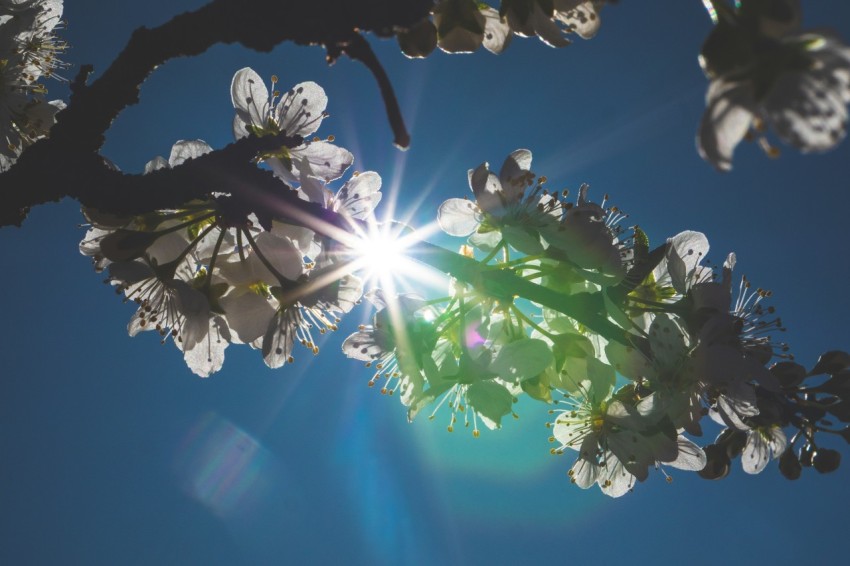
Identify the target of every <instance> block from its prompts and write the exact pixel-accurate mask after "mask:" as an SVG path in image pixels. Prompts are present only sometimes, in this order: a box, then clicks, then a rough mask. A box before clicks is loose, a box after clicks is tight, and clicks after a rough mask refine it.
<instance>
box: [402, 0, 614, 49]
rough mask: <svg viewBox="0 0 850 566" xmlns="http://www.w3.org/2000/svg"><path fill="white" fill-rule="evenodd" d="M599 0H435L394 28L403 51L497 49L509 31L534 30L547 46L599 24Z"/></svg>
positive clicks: (585, 34)
mask: <svg viewBox="0 0 850 566" xmlns="http://www.w3.org/2000/svg"><path fill="white" fill-rule="evenodd" d="M604 3H605V1H604V0H501V3H500V6H499V9H498V10H496V9H495V8H493V7H492V6H490V5H488V4H485V3H483V2H478V1H476V0H440V1H439V2H437V4H436V6H434V9H433V11H432V18H426V19H424V20H422V21H420V22H419V23H417V24H416V25H414V26H413V27H411V28H409V29H405V30H400V31H399V32H398V33H397V36H398V41H399V45H400V46H401V50H402V52H403V53H404V54H405V55H407V56H408V57H427V56H428V55H429V54H430V53H431V52H432V51H433V50H434V48H435V47H439V48H440V49H442V50H443V51H445V52H447V53H470V52H472V51H476V50H477V49H478V48H479V47H481V46H482V45H483V46H484V48H485V49H487V50H488V51H490V52H492V53H497V54H498V53H501V52H502V51H503V50H504V49H505V48H507V46H508V45H509V44H510V41H511V37H513V35H519V36H522V37H534V36H537V37H539V38H540V40H541V41H543V42H544V43H545V44H547V45H549V46H552V47H564V46H565V45H569V44H570V40H569V38H567V37H566V36H567V35H568V34H573V33H575V34H577V35H578V36H579V37H582V38H584V39H590V38H591V37H593V36H594V35H596V32H597V31H598V30H599V25H600V23H601V22H600V19H599V10H600V8H601V7H602V5H603V4H604Z"/></svg>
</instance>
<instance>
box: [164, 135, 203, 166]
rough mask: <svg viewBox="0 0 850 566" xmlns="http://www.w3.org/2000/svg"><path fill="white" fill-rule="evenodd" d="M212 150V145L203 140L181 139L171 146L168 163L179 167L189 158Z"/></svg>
mask: <svg viewBox="0 0 850 566" xmlns="http://www.w3.org/2000/svg"><path fill="white" fill-rule="evenodd" d="M211 151H212V147H210V145H209V144H208V143H207V142H205V141H203V140H189V141H184V140H180V141H178V142H177V143H175V144H174V145H173V146H172V147H171V155H170V156H169V158H168V164H169V165H170V166H171V167H177V166H178V165H181V164H183V162H184V161H186V160H187V159H195V158H197V157H200V156H202V155H204V154H207V153H209V152H211Z"/></svg>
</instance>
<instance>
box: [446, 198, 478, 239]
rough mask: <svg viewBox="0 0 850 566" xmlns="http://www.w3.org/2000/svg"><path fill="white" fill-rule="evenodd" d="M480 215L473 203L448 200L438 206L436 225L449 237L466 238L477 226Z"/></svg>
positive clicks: (457, 199) (459, 199)
mask: <svg viewBox="0 0 850 566" xmlns="http://www.w3.org/2000/svg"><path fill="white" fill-rule="evenodd" d="M479 216H480V213H479V212H478V207H477V206H475V203H473V202H471V201H469V200H467V199H462V198H450V199H449V200H447V201H445V202H444V203H443V204H441V205H440V209H439V210H438V211H437V223H438V224H439V225H440V228H442V229H443V232H445V233H446V234H448V235H449V236H468V235H470V234H472V233H473V232H474V231H475V230H476V229H477V228H478V225H479V220H478V218H479Z"/></svg>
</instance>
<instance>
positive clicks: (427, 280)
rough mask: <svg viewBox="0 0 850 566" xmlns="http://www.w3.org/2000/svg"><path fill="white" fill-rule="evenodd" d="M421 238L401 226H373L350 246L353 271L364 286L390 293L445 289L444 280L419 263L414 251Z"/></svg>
mask: <svg viewBox="0 0 850 566" xmlns="http://www.w3.org/2000/svg"><path fill="white" fill-rule="evenodd" d="M421 238H422V235H421V234H420V233H419V232H417V231H415V230H413V229H412V228H411V227H409V226H407V225H406V224H404V223H402V222H396V221H390V222H383V223H380V224H379V223H371V224H370V225H369V226H368V227H367V228H365V229H364V230H363V231H361V232H360V233H359V234H358V235H357V237H356V238H354V239H353V240H352V241H351V242H350V243H349V247H350V248H351V250H352V252H353V258H352V260H351V263H350V264H349V266H350V268H352V269H353V270H355V271H356V272H358V273H359V274H360V275H361V277H363V279H364V282H366V283H367V284H371V285H373V286H377V287H380V288H382V289H385V290H388V291H390V292H403V291H407V290H414V291H420V292H422V291H423V290H424V289H423V287H425V286H434V285H436V286H438V287H440V288H444V287H445V285H446V281H445V276H444V275H442V274H437V273H435V272H434V270H433V269H431V268H429V267H427V266H425V265H423V264H422V263H419V262H418V261H416V259H415V257H414V254H413V253H412V249H411V248H412V247H414V245H415V244H416V243H417V242H420V241H421Z"/></svg>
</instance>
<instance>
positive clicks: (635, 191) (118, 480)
mask: <svg viewBox="0 0 850 566" xmlns="http://www.w3.org/2000/svg"><path fill="white" fill-rule="evenodd" d="M202 4H203V2H201V1H200V0H194V1H183V0H170V1H164V0H149V1H147V2H105V1H96V0H88V1H86V0H66V6H65V18H66V19H67V21H68V25H67V29H66V30H64V32H63V33H62V35H63V36H64V37H65V38H66V39H67V40H68V41H69V42H70V43H71V45H72V49H71V50H70V51H69V52H68V53H67V54H66V55H65V57H64V58H65V60H66V61H69V62H71V63H72V64H73V65H74V67H72V68H71V69H69V70H68V71H67V76H68V77H72V76H73V74H74V73H75V71H76V65H79V64H83V63H92V64H94V65H95V69H96V73H98V72H102V71H103V70H104V69H105V68H106V66H107V65H108V64H109V63H110V62H111V60H112V58H113V57H114V56H115V55H116V54H117V52H118V50H119V49H120V48H121V47H122V46H123V44H124V43H125V41H126V39H127V38H128V37H129V34H130V33H131V31H132V30H133V29H134V28H136V27H138V26H139V25H147V26H153V25H157V24H160V23H163V22H165V21H166V20H167V19H168V18H169V17H171V16H173V15H175V14H177V13H179V12H182V11H184V10H186V9H191V8H194V7H198V6H200V5H202ZM804 5H805V6H804V7H805V9H806V10H807V11H806V27H815V28H816V27H832V28H833V29H834V30H835V31H837V32H838V33H839V34H841V35H842V36H843V38H844V39H845V40H848V39H850V3H847V2H844V1H839V0H820V1H811V0H810V1H807V2H804ZM263 17H264V16H263V14H259V13H258V14H257V18H263ZM602 18H603V25H602V28H601V30H600V33H599V35H598V36H597V37H596V38H595V39H593V40H591V41H587V42H586V41H582V40H580V39H576V42H575V43H574V44H573V45H571V46H569V47H567V48H565V49H562V50H554V49H550V48H548V47H546V46H544V45H543V44H542V43H540V42H539V41H538V40H537V39H521V38H515V39H514V42H513V44H512V45H511V46H510V48H509V49H508V50H507V51H506V52H505V53H504V54H502V55H501V56H494V55H491V54H489V53H487V52H484V51H481V52H479V53H476V54H474V55H466V56H460V55H457V56H448V55H446V54H443V53H434V54H433V55H432V56H431V57H429V58H428V59H427V60H424V61H410V60H407V59H405V58H404V57H403V56H402V55H401V54H400V53H399V52H398V49H397V47H396V45H395V43H394V42H391V41H386V40H384V41H378V40H375V39H374V38H372V39H373V45H374V46H375V49H376V50H377V52H378V54H379V57H380V58H381V60H382V61H383V63H384V65H385V66H386V67H387V70H388V73H389V75H390V77H391V79H392V81H393V83H394V85H395V87H396V90H397V93H398V96H399V100H400V103H401V106H402V110H403V112H404V115H405V117H406V119H407V121H408V126H409V128H410V130H411V133H412V139H413V141H412V145H411V148H410V150H409V151H407V152H404V153H402V152H399V151H397V150H396V149H394V148H393V147H392V144H391V140H392V135H391V133H390V131H389V128H388V126H387V123H386V119H385V116H384V109H383V105H382V103H381V101H380V98H379V95H378V90H377V87H376V85H375V84H374V82H373V80H372V78H371V76H370V75H369V74H368V72H367V71H366V69H365V68H363V67H362V66H361V65H357V64H354V63H352V62H351V61H349V60H345V59H343V60H340V61H339V62H338V63H337V64H336V65H334V66H333V67H330V68H328V67H327V66H326V65H325V64H324V53H323V51H322V50H321V49H320V48H318V47H313V48H307V47H294V46H291V45H284V46H281V47H279V48H278V49H276V50H274V51H273V52H272V53H270V54H257V53H254V52H250V51H247V50H245V49H242V48H239V47H233V46H219V47H216V48H214V49H212V50H210V51H209V52H207V53H205V54H204V55H202V56H200V57H197V58H193V59H181V60H176V61H172V62H169V63H168V64H167V65H165V66H163V67H162V68H160V69H158V70H157V71H156V72H155V73H154V74H153V75H152V76H151V78H150V80H149V81H148V82H147V83H145V84H144V86H143V87H142V90H141V103H140V104H138V105H136V106H134V107H132V108H130V109H128V110H127V111H126V112H124V113H123V114H122V115H121V116H120V117H119V118H118V119H117V121H116V122H115V124H114V125H113V127H112V129H111V130H110V131H109V133H108V135H107V143H106V145H105V147H104V149H103V151H104V155H106V156H107V157H109V158H110V159H111V160H113V161H114V162H115V163H116V164H118V166H119V167H121V169H123V170H125V171H133V172H138V171H141V170H142V168H143V166H144V164H145V163H146V162H147V161H148V160H150V159H151V158H153V157H154V156H156V155H165V156H167V155H168V152H169V150H170V148H171V145H172V144H173V143H174V142H175V141H176V140H178V139H196V138H200V139H203V140H205V141H206V142H208V143H210V144H211V145H212V146H213V147H223V146H224V145H225V144H227V143H229V142H230V141H231V140H232V134H231V120H232V108H231V104H230V95H229V86H230V80H231V77H232V76H233V74H234V72H235V71H237V70H238V69H240V68H242V67H244V66H251V67H253V68H254V69H255V70H256V71H257V72H258V73H259V74H260V75H261V76H263V77H266V78H269V77H270V76H271V75H272V74H277V75H278V76H279V77H280V86H281V87H282V88H287V87H288V86H290V85H294V84H295V83H298V82H301V81H305V80H314V81H316V82H318V83H319V84H321V85H322V86H323V87H324V88H325V90H326V92H327V94H328V97H329V106H328V110H329V112H330V113H331V116H330V118H328V119H327V120H326V121H325V122H324V123H323V125H322V127H321V129H320V130H319V132H318V133H319V135H322V136H325V135H328V134H334V135H335V136H336V140H337V143H338V144H339V145H341V146H343V147H346V148H348V149H349V150H351V151H352V152H353V153H354V154H355V157H356V163H355V168H356V169H358V170H360V171H365V170H375V171H378V172H379V173H380V174H381V176H382V177H383V179H384V191H385V192H386V193H387V194H388V195H389V196H387V197H385V202H384V204H383V205H382V207H379V209H378V215H379V216H382V215H383V212H382V210H383V207H385V206H386V205H387V204H388V203H389V202H392V201H397V207H396V208H397V210H396V213H395V216H396V217H399V218H408V219H410V222H411V223H412V224H414V225H417V226H424V225H426V224H427V223H429V222H433V221H434V219H435V217H436V209H437V207H438V206H439V204H440V203H441V202H442V201H443V200H444V199H446V198H449V197H453V196H464V195H466V194H468V193H467V192H468V190H469V189H468V186H467V181H466V172H467V169H469V168H472V167H475V166H477V165H478V164H479V163H481V162H482V161H489V162H490V163H491V164H492V165H493V166H495V167H498V166H500V164H501V162H502V160H503V159H504V157H505V156H506V155H507V154H508V153H509V152H511V151H512V150H514V149H517V148H521V147H525V148H528V149H530V150H532V151H533V152H534V164H533V169H534V171H535V172H536V173H538V174H541V175H546V176H547V177H548V178H549V179H550V182H551V183H554V185H556V186H558V187H570V188H573V189H575V188H577V187H578V186H579V184H580V183H582V182H587V183H589V184H590V185H591V191H592V193H591V194H592V195H595V196H596V197H597V198H599V197H601V195H603V194H604V193H608V194H610V197H611V201H610V202H612V203H613V204H616V205H617V206H619V207H620V208H622V209H624V210H625V211H626V212H628V213H629V214H630V215H631V219H630V222H633V223H637V224H639V225H640V226H641V227H642V228H643V229H644V230H645V231H646V232H647V233H648V234H649V236H650V238H651V240H652V241H653V242H654V243H656V244H658V243H660V242H662V241H663V239H664V238H666V237H669V236H672V235H674V234H676V233H677V232H679V231H681V230H685V229H693V230H699V231H703V232H705V233H706V234H707V235H708V238H709V241H710V242H711V244H712V249H711V252H710V254H709V257H710V259H711V260H713V261H714V262H715V263H720V262H722V261H723V258H725V256H726V254H727V253H728V252H730V251H734V252H736V253H737V256H738V268H737V269H736V273H737V274H738V275H741V274H746V275H747V276H748V277H749V279H751V280H752V281H753V282H754V284H755V285H757V286H761V287H765V288H768V289H771V290H772V291H773V294H774V300H773V304H774V305H776V307H777V309H778V312H779V314H780V315H781V316H782V319H783V321H784V323H785V325H786V326H787V327H788V331H787V333H786V334H785V337H784V338H785V339H786V340H787V342H789V343H790V344H791V346H792V350H793V352H794V353H795V354H796V356H797V359H798V360H799V361H800V362H801V363H803V364H804V365H807V366H811V365H812V364H813V363H814V361H815V360H816V359H817V356H818V354H819V353H821V352H823V351H825V350H830V349H848V348H850V327H848V313H850V294H848V290H850V289H848V281H850V259H848V253H850V252H848V245H847V218H848V208H849V207H850V196H848V189H850V181H849V180H848V164H849V163H850V144H848V143H847V142H845V143H844V144H842V145H841V146H839V147H838V148H837V149H836V150H834V151H832V152H830V153H827V154H823V155H806V156H802V155H800V154H798V153H796V152H795V151H794V150H791V149H789V148H784V147H783V153H782V156H781V158H780V159H778V160H771V159H768V158H767V157H766V156H765V155H764V154H763V153H762V152H761V151H760V150H759V149H758V148H757V147H756V146H755V145H754V144H747V143H744V144H742V145H741V146H740V147H739V148H738V151H737V152H736V155H735V162H734V170H733V171H732V172H731V173H729V174H720V173H718V172H716V171H714V170H713V169H712V168H711V166H709V165H708V164H706V163H705V162H703V161H702V160H701V159H700V158H699V156H698V155H697V153H696V150H695V146H694V135H695V132H696V128H697V124H698V122H699V119H700V116H701V114H702V111H703V108H704V95H705V89H706V86H707V83H706V80H705V78H704V77H703V75H702V72H701V70H700V68H699V66H698V64H697V54H698V52H699V48H700V45H701V42H702V40H703V39H704V37H705V35H706V34H707V33H708V32H709V30H710V26H711V24H710V20H709V19H708V17H707V15H706V13H705V10H704V9H703V7H702V2H701V1H700V0H675V1H672V0H667V1H663V2H662V1H658V0H653V1H640V0H623V1H622V2H621V3H620V4H619V5H616V6H607V7H606V8H605V9H604V10H603V12H602ZM51 87H52V88H51V94H56V95H57V96H60V95H64V90H63V87H62V85H51ZM45 165H46V166H49V165H50V164H45ZM0 190H2V189H0ZM80 222H82V217H81V215H80V214H79V207H78V206H76V205H75V204H74V203H73V202H62V203H60V204H52V205H48V206H42V207H39V208H37V209H36V210H34V211H33V213H32V214H31V216H30V218H29V219H28V220H27V221H26V223H25V224H24V226H23V228H21V229H10V228H3V229H0V265H2V266H3V277H2V282H1V283H0V312H2V321H3V324H2V326H0V563H2V564H9V565H13V564H94V565H96V564H125V565H126V564H181V565H185V564H283V563H293V564H301V563H305V564H306V563H339V564H343V563H345V564H400V563H407V564H437V563H442V564H520V563H528V564H534V563H552V562H572V563H575V564H586V563H593V564H613V563H626V562H628V563H637V564H643V563H647V564H649V563H652V564H678V563H689V564H718V563H729V564H761V563H765V564H797V563H803V562H804V561H805V563H808V564H827V563H835V564H841V563H844V562H845V560H846V558H845V559H842V557H843V556H844V555H843V554H842V553H841V550H840V549H841V548H843V544H844V543H841V540H843V539H844V538H846V516H847V509H848V505H850V488H848V485H850V484H848V478H850V475H849V474H850V462H846V463H845V466H844V467H842V468H841V469H839V470H838V471H837V472H835V473H833V474H830V475H820V474H818V473H817V472H815V471H814V470H811V469H807V470H804V474H803V477H802V478H801V479H800V480H798V481H797V482H793V483H792V482H788V481H787V480H785V479H784V478H782V477H781V475H780V474H779V472H778V470H777V467H776V465H775V463H773V464H771V465H770V466H769V467H768V469H767V470H765V471H764V472H763V473H762V474H761V475H760V476H756V477H751V476H748V475H746V474H744V473H743V472H742V470H741V469H740V463H739V462H736V463H735V466H734V469H733V470H732V473H731V474H730V476H729V477H728V478H726V479H725V480H722V481H718V482H707V481H705V480H702V479H700V478H699V477H697V476H696V474H693V473H685V472H676V471H675V470H673V476H674V481H673V482H672V484H668V483H667V482H665V481H664V480H663V476H662V475H661V474H660V473H653V474H651V476H650V478H649V480H648V481H647V482H646V483H644V484H639V485H638V486H637V488H636V489H635V491H634V493H631V494H627V495H626V496H624V497H622V498H620V499H617V500H612V499H609V498H608V497H606V496H604V495H602V494H601V493H600V492H599V491H598V490H597V489H591V490H587V491H582V490H580V489H578V488H576V487H575V486H572V485H570V483H569V480H568V478H567V475H566V471H567V469H568V468H569V466H570V464H571V462H572V460H571V459H570V458H569V457H568V456H561V457H554V456H550V455H549V453H548V450H549V444H548V442H547V436H548V434H547V431H546V429H545V428H544V424H545V422H546V421H547V419H549V415H548V414H547V413H546V407H544V406H542V405H540V406H537V405H532V404H530V403H529V404H521V405H520V407H519V409H520V410H519V413H520V419H519V420H517V421H514V420H513V419H510V420H509V421H508V422H506V423H505V426H504V427H503V429H502V430H500V431H496V432H491V431H487V430H485V431H482V434H481V437H480V438H478V439H474V438H473V437H472V434H471V433H468V432H467V431H459V432H458V431H456V432H455V433H453V434H448V433H447V432H446V429H445V424H446V423H445V422H444V421H447V420H448V417H447V415H446V414H445V413H444V414H442V415H438V418H437V419H435V420H434V421H432V422H429V421H428V420H427V418H422V419H421V421H417V422H415V423H414V424H412V425H410V424H408V423H407V422H406V419H405V410H404V408H403V407H402V406H401V404H400V403H399V402H398V400H397V399H394V398H384V397H382V396H381V395H380V394H378V392H377V391H375V390H374V389H369V388H368V387H367V386H366V382H367V380H368V378H369V374H368V372H367V370H365V369H364V368H363V367H362V364H360V363H358V362H354V361H351V360H348V359H346V358H344V357H343V355H342V354H341V352H340V344H341V342H342V339H344V338H345V336H346V335H347V333H348V332H350V331H351V329H352V328H354V327H356V325H357V324H358V323H361V322H363V321H364V320H366V319H367V318H368V317H369V316H370V314H371V313H370V312H369V311H368V310H367V309H366V307H365V306H364V307H362V308H361V310H358V311H355V312H354V313H353V314H352V315H350V317H349V318H348V319H347V320H346V325H345V327H344V328H342V329H341V330H340V332H338V333H335V335H332V336H328V337H326V338H325V341H324V342H323V343H322V344H321V346H322V352H321V355H319V356H317V357H315V358H314V357H313V356H312V355H311V354H309V353H307V352H306V350H303V351H302V350H298V351H297V352H296V357H297V359H296V363H295V364H293V365H288V366H286V367H284V368H282V369H280V370H276V371H273V370H269V369H268V368H266V367H265V366H264V365H263V363H262V358H261V356H260V355H259V353H258V352H255V351H252V350H250V349H248V348H247V347H244V346H243V347H238V346H234V347H231V348H229V349H228V350H227V354H226V361H225V366H224V369H223V371H221V372H220V373H218V374H216V375H214V376H213V377H211V378H209V379H206V380H204V379H200V378H198V377H196V376H194V375H192V374H191V373H190V372H189V370H188V369H187V368H186V367H185V365H184V363H183V360H182V356H181V355H180V353H179V352H178V351H177V349H176V348H175V347H174V346H173V345H172V344H166V345H160V344H159V343H158V342H159V341H158V339H157V338H156V337H154V336H152V335H143V336H139V337H136V338H133V339H131V338H129V337H128V336H127V334H126V324H127V322H128V320H129V318H130V316H131V314H132V313H133V310H134V309H133V307H132V305H128V304H123V303H122V301H121V298H120V297H118V296H116V295H115V293H114V291H113V290H112V289H111V288H110V287H109V286H108V285H104V284H103V283H102V282H101V281H102V279H103V276H102V275H97V274H95V273H93V271H92V270H91V267H90V264H89V261H88V260H87V259H86V258H84V257H82V256H81V255H79V253H78V250H77V245H78V243H79V240H80V239H81V238H82V236H83V234H84V229H82V228H80V227H78V223H80ZM437 240H438V242H439V243H441V244H443V245H446V246H450V247H455V246H458V245H459V244H460V243H461V242H460V241H459V240H452V239H450V238H448V237H438V238H437ZM441 416H446V418H445V419H441V418H440V417H441ZM712 439H713V436H712V435H711V434H709V435H708V437H707V438H705V439H704V440H705V443H708V442H709V441H710V440H712ZM830 446H831V447H833V448H835V447H839V448H841V449H842V450H843V452H844V453H845V456H846V453H847V451H846V449H844V448H843V447H842V446H841V445H840V439H836V441H835V442H833V443H832V444H831V445H830Z"/></svg>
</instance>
